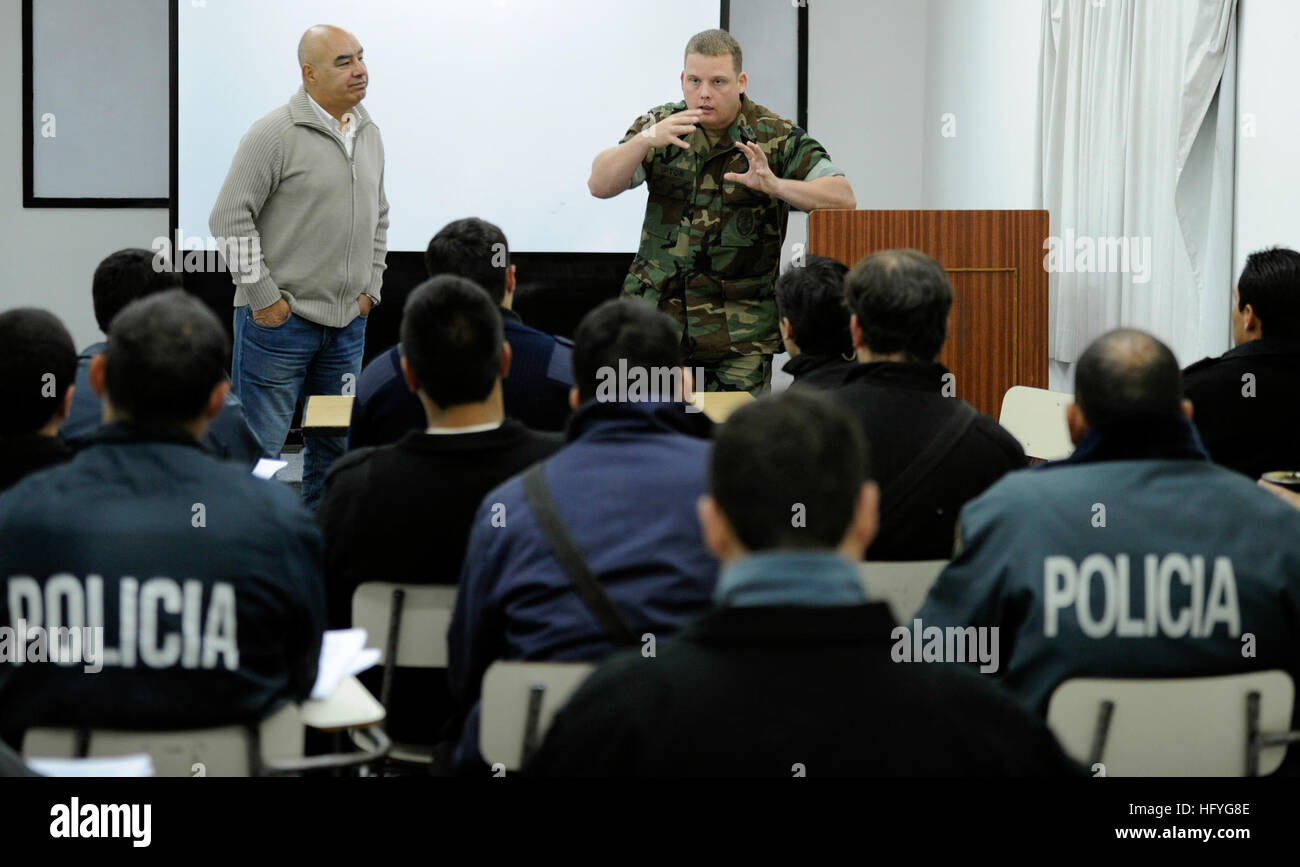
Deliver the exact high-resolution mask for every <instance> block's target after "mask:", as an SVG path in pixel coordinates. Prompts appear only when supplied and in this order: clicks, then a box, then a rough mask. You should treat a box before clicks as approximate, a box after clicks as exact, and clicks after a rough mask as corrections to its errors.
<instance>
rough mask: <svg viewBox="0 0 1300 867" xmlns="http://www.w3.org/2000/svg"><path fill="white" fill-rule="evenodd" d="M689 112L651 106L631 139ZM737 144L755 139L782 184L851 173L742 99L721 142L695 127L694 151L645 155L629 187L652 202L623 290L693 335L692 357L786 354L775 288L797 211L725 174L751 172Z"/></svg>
mask: <svg viewBox="0 0 1300 867" xmlns="http://www.w3.org/2000/svg"><path fill="white" fill-rule="evenodd" d="M685 110H686V103H685V102H676V103H669V104H667V105H661V106H658V107H657V108H653V109H651V110H650V111H648V112H646V113H645V114H644V115H642V116H641V117H640V118H638V119H637V122H636V123H634V124H633V125H632V127H631V128H630V129H628V131H627V134H626V135H625V136H624V137H623V141H624V142H626V141H628V140H629V139H631V138H632V136H634V135H637V134H638V133H640V132H641V131H642V130H645V129H647V128H648V127H650V126H652V125H654V124H656V123H658V122H659V121H661V120H663V119H664V118H665V117H667V116H668V115H670V114H674V113H676V112H679V111H685ZM737 140H744V141H750V142H757V143H758V145H759V146H760V147H761V148H762V149H763V152H764V153H765V154H766V155H767V160H768V164H769V166H770V167H771V169H772V172H773V174H775V175H777V176H778V177H781V178H788V179H792V180H801V181H803V180H813V179H815V178H819V177H826V176H829V175H842V174H844V173H843V172H841V171H840V170H839V169H837V168H836V167H835V166H834V165H833V164H832V163H831V161H830V157H829V155H828V154H827V153H826V150H825V149H824V148H823V147H822V146H821V144H819V143H818V142H817V140H816V139H814V138H813V137H812V136H810V135H808V133H807V132H805V131H804V130H802V129H800V128H799V127H797V126H795V124H794V123H793V122H792V121H789V120H786V119H785V118H783V117H780V116H779V115H777V114H775V113H773V112H772V111H769V110H768V109H766V108H764V107H763V106H761V105H758V104H756V103H754V102H752V101H750V99H749V97H747V96H743V95H742V97H741V105H740V113H739V114H738V115H737V116H736V119H735V121H733V122H732V124H731V126H730V127H728V128H727V129H726V130H725V131H723V135H722V137H721V138H720V139H719V140H718V144H717V145H716V146H712V147H711V146H710V144H709V140H708V138H707V136H706V135H705V133H704V130H703V129H699V128H697V129H696V130H695V132H693V133H691V135H690V137H689V138H687V139H686V141H687V142H688V143H689V144H690V145H691V149H690V150H689V151H687V150H683V149H681V148H679V147H677V146H676V145H668V146H667V147H662V148H656V149H652V150H651V151H650V152H649V153H648V154H646V158H645V160H644V161H643V162H642V164H641V166H640V167H638V168H637V170H636V173H635V174H634V175H633V176H632V182H631V184H630V186H631V187H635V186H638V185H639V184H640V183H641V182H642V181H645V182H646V183H647V186H648V188H649V193H650V197H649V201H648V202H647V203H646V211H645V221H644V223H643V224H642V226H641V246H640V248H639V249H638V250H637V255H636V258H635V259H633V260H632V267H631V269H630V271H629V273H628V276H627V279H626V280H625V281H624V284H623V292H624V294H626V295H633V296H637V297H641V298H645V299H646V300H647V301H651V302H653V303H655V304H657V305H658V306H659V308H660V309H661V310H663V311H665V312H667V313H669V314H670V315H672V316H673V317H674V318H675V319H676V320H677V322H678V324H679V325H680V326H682V327H684V328H685V329H686V335H685V336H686V345H687V350H688V357H689V359H690V360H692V361H714V360H721V359H724V358H729V357H734V356H740V355H757V354H765V355H766V354H771V353H774V352H780V351H781V339H780V333H779V330H778V328H777V321H778V319H777V312H776V299H775V297H774V295H773V289H772V285H773V282H774V281H775V279H776V276H777V272H778V270H779V268H780V262H781V244H782V242H783V241H784V240H785V227H786V218H787V217H788V216H789V212H790V205H789V204H788V203H787V202H785V201H783V200H781V199H778V198H776V197H774V196H769V195H766V194H764V193H760V192H759V191H757V190H752V189H750V188H749V187H746V186H745V185H744V184H738V183H734V182H731V181H723V179H722V176H723V175H724V174H726V173H727V172H740V173H744V172H746V171H748V170H749V162H748V160H746V159H745V155H744V153H742V152H741V151H740V150H739V149H737V148H736V146H735V142H736V141H737Z"/></svg>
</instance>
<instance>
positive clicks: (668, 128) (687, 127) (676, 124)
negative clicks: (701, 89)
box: [641, 108, 700, 150]
mask: <svg viewBox="0 0 1300 867" xmlns="http://www.w3.org/2000/svg"><path fill="white" fill-rule="evenodd" d="M699 119H700V112H699V111H698V110H696V109H689V108H688V109H687V110H686V111H679V112H677V113H676V114H670V115H668V116H667V117H666V118H664V119H663V120H661V121H659V122H658V123H657V124H655V125H654V126H648V127H646V128H645V129H643V130H641V135H643V136H645V137H646V138H647V139H648V140H649V142H650V146H651V147H655V148H661V147H667V146H668V145H670V144H675V145H677V146H678V147H679V148H681V149H682V150H690V149H691V146H690V145H689V144H687V143H686V142H685V141H684V140H683V139H684V137H685V136H688V135H690V134H691V133H693V132H695V125H696V123H698V122H699Z"/></svg>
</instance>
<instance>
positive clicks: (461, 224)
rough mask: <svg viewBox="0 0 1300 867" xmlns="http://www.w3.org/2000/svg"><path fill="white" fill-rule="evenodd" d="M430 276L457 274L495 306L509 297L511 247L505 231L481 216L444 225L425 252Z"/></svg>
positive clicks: (425, 262) (426, 265)
mask: <svg viewBox="0 0 1300 867" xmlns="http://www.w3.org/2000/svg"><path fill="white" fill-rule="evenodd" d="M424 267H425V268H426V269H427V270H428V272H429V276H430V277H437V276H439V275H441V274H454V275H455V276H457V277H464V278H466V279H467V280H473V281H474V282H475V283H477V284H478V285H480V286H482V287H483V289H484V291H486V292H487V294H488V297H490V298H491V299H492V302H493V303H494V304H500V303H501V302H502V301H503V300H504V299H505V297H506V271H507V270H508V269H509V268H510V246H509V245H508V244H507V243H506V235H505V233H504V232H502V231H501V228H500V227H499V226H497V225H495V224H494V223H489V222H488V221H487V220H480V219H479V218H478V217H466V218H465V219H463V220H455V221H453V222H450V223H448V224H447V225H445V226H443V227H442V228H441V229H440V230H439V231H438V234H436V235H434V236H433V239H432V240H431V241H429V247H428V249H427V250H425V251H424Z"/></svg>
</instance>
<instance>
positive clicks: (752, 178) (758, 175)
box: [722, 141, 780, 196]
mask: <svg viewBox="0 0 1300 867" xmlns="http://www.w3.org/2000/svg"><path fill="white" fill-rule="evenodd" d="M736 147H737V148H738V149H739V150H740V152H741V153H743V154H744V155H745V158H746V159H748V160H749V171H747V172H745V173H744V174H743V175H742V174H740V173H739V172H727V173H726V174H725V175H723V176H722V179H723V180H724V181H732V182H734V183H737V184H744V185H745V186H747V187H749V188H750V189H751V190H758V191H759V192H760V193H767V194H768V195H769V196H774V195H776V187H777V181H779V180H780V178H778V177H777V176H776V175H774V174H772V169H771V168H770V167H769V166H768V164H767V156H766V155H765V154H764V153H763V149H762V148H761V147H759V146H758V145H756V144H750V143H748V142H743V141H738V142H736Z"/></svg>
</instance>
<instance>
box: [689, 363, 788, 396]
mask: <svg viewBox="0 0 1300 867" xmlns="http://www.w3.org/2000/svg"><path fill="white" fill-rule="evenodd" d="M687 365H688V366H689V367H690V368H691V370H692V371H697V372H698V371H701V370H702V371H704V382H703V383H699V382H697V383H696V384H695V389H696V391H748V392H750V393H752V394H753V395H754V396H755V397H758V396H759V395H760V394H762V393H764V392H766V391H768V389H770V388H771V386H772V356H770V355H742V356H739V357H737V358H726V359H723V360H722V361H713V362H704V361H688V362H687Z"/></svg>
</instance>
